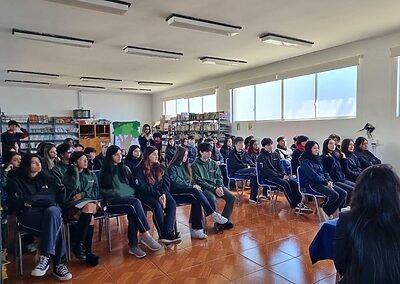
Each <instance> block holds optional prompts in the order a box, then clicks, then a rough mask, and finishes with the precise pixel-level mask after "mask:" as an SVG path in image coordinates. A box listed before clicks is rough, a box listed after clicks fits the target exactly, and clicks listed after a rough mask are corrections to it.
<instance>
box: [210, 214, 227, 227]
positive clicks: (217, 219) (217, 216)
mask: <svg viewBox="0 0 400 284" xmlns="http://www.w3.org/2000/svg"><path fill="white" fill-rule="evenodd" d="M211 217H212V219H213V221H214V223H218V224H225V223H226V222H228V219H226V218H225V217H224V216H222V215H221V214H219V213H218V212H214V213H212V214H211Z"/></svg>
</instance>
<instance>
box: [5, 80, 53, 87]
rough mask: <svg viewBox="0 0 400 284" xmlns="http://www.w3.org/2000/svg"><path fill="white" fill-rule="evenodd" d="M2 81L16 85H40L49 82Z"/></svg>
mask: <svg viewBox="0 0 400 284" xmlns="http://www.w3.org/2000/svg"><path fill="white" fill-rule="evenodd" d="M4 82H5V83H8V84H18V85H40V86H49V85H50V83H47V82H36V81H20V80H4Z"/></svg>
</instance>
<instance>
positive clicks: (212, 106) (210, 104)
mask: <svg viewBox="0 0 400 284" xmlns="http://www.w3.org/2000/svg"><path fill="white" fill-rule="evenodd" d="M215 111H217V95H215V94H213V95H208V96H203V112H215Z"/></svg>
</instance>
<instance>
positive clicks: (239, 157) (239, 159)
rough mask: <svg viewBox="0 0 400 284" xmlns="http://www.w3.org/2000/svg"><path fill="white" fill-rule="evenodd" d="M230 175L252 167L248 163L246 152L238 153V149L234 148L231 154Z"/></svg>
mask: <svg viewBox="0 0 400 284" xmlns="http://www.w3.org/2000/svg"><path fill="white" fill-rule="evenodd" d="M228 159H229V168H228V170H229V173H230V174H231V175H234V174H235V173H236V172H237V171H238V170H240V169H247V168H248V167H249V166H250V165H249V164H248V163H247V162H246V157H245V153H244V151H243V150H242V151H240V152H238V151H236V148H233V149H232V151H231V152H230V153H229V157H228Z"/></svg>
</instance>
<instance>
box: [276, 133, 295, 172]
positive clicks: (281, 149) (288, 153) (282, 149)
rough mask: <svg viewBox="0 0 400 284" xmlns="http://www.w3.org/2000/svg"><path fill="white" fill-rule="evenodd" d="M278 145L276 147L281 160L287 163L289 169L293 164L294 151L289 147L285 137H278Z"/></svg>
mask: <svg viewBox="0 0 400 284" xmlns="http://www.w3.org/2000/svg"><path fill="white" fill-rule="evenodd" d="M276 142H277V145H276V150H275V151H276V152H277V153H278V154H279V157H280V158H281V160H284V161H285V162H286V164H287V165H288V167H290V166H291V162H292V154H293V151H292V149H290V148H288V147H287V141H286V138H285V137H283V136H280V137H278V139H276Z"/></svg>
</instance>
